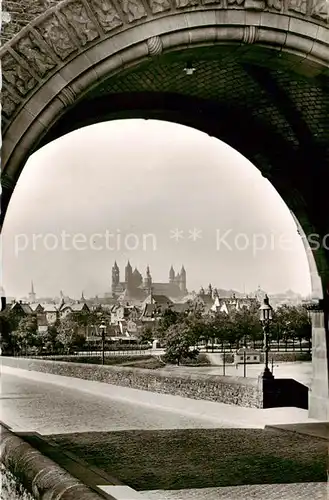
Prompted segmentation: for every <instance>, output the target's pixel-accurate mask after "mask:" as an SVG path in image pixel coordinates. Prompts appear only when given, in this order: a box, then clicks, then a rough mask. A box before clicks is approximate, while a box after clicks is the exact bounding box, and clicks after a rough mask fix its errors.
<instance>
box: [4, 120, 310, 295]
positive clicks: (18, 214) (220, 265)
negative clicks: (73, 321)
mask: <svg viewBox="0 0 329 500" xmlns="http://www.w3.org/2000/svg"><path fill="white" fill-rule="evenodd" d="M2 247H3V285H4V288H5V291H6V294H7V295H8V296H15V297H16V298H19V297H23V296H26V295H27V293H28V292H29V290H30V287H31V280H33V282H34V287H35V291H36V293H37V296H39V297H44V296H58V295H59V291H60V290H63V292H64V294H66V295H70V296H71V297H75V298H79V297H80V296H81V293H82V291H83V292H84V295H85V296H86V297H90V296H94V295H95V294H98V295H99V296H102V295H103V294H104V293H106V292H109V291H110V288H111V268H112V265H113V263H114V261H115V260H116V261H117V263H118V265H119V267H120V270H121V278H122V279H123V277H124V266H125V265H126V263H127V260H128V259H129V260H130V263H131V265H132V266H133V268H134V267H135V266H137V267H138V269H139V270H140V271H141V272H142V274H143V275H145V270H146V266H147V265H149V266H150V270H151V274H152V278H153V281H155V282H165V281H168V274H169V269H170V266H171V265H173V267H174V269H175V271H179V270H180V269H181V266H182V265H184V267H185V269H186V274H187V288H188V290H189V291H192V290H195V291H198V290H199V289H200V287H201V286H204V287H206V286H208V284H209V283H211V284H212V285H213V286H214V287H218V288H223V289H235V290H237V291H241V292H244V291H245V292H246V293H251V292H253V291H255V290H256V289H257V287H258V286H260V287H261V288H262V289H264V290H265V291H267V292H268V293H277V292H283V291H286V290H288V289H292V290H294V291H296V292H299V293H301V294H303V295H307V294H308V293H310V275H309V268H308V263H307V258H306V254H305V250H304V247H303V244H302V241H301V239H300V236H299V235H298V233H297V228H296V224H295V222H294V220H293V218H292V216H291V214H290V212H289V210H288V208H287V206H286V205H285V203H284V202H283V200H282V199H281V197H280V196H279V194H278V193H277V192H276V191H275V189H274V188H273V186H272V185H271V184H270V183H269V182H268V181H267V180H266V179H265V178H264V177H262V175H261V173H260V172H259V171H258V170H257V168H256V167H254V166H253V165H252V164H251V163H250V162H249V161H248V160H246V159H245V158H244V157H243V156H241V155H240V154H239V153H238V152H236V151H235V150H233V149H232V148H230V147H229V146H227V145H226V144H224V143H222V142H221V141H219V140H217V139H215V138H212V137H210V136H208V135H206V134H204V133H202V132H199V131H197V130H195V129H192V128H189V127H185V126H182V125H177V124H174V123H167V122H160V121H154V120H120V121H112V122H106V123H101V124H96V125H92V126H89V127H85V128H83V129H80V130H77V131H75V132H72V133H70V134H68V135H66V136H64V137H62V138H60V139H58V140H56V141H54V142H52V143H50V144H48V145H47V146H45V147H43V148H42V149H40V150H39V151H37V152H36V153H34V154H33V155H32V156H31V157H30V159H29V161H28V163H27V164H26V166H25V168H24V169H23V172H22V174H21V176H20V178H19V181H18V184H17V187H16V189H15V191H14V194H13V197H12V200H11V203H10V205H9V208H8V212H7V215H6V219H5V223H4V227H3V233H2Z"/></svg>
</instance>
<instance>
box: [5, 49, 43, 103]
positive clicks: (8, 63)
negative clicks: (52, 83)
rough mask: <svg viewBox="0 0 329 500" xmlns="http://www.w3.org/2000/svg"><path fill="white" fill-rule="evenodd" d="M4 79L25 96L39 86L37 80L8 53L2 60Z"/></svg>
mask: <svg viewBox="0 0 329 500" xmlns="http://www.w3.org/2000/svg"><path fill="white" fill-rule="evenodd" d="M1 66H2V78H3V79H4V80H5V81H6V82H8V83H10V84H11V85H12V87H13V88H14V89H15V90H17V91H18V92H19V93H20V94H21V95H23V96H25V95H26V94H28V93H29V92H30V90H32V89H33V88H34V87H35V85H36V84H37V81H36V79H35V78H34V77H33V76H32V75H31V74H30V73H29V71H28V70H27V69H25V68H23V67H22V66H21V65H20V64H18V62H17V61H16V60H15V59H14V58H13V57H12V55H11V54H9V53H8V52H7V53H6V54H5V55H4V56H3V58H2V59H1Z"/></svg>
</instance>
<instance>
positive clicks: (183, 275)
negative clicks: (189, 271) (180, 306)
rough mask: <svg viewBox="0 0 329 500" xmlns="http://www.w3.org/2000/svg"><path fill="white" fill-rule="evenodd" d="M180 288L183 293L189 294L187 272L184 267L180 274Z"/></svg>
mask: <svg viewBox="0 0 329 500" xmlns="http://www.w3.org/2000/svg"><path fill="white" fill-rule="evenodd" d="M179 288H180V290H181V292H182V293H187V288H186V271H185V267H184V266H182V269H181V272H180V280H179Z"/></svg>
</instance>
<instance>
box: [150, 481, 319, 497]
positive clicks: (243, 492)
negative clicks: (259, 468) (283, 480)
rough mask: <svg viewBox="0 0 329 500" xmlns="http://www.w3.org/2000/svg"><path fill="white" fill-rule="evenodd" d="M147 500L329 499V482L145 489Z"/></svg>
mask: <svg viewBox="0 0 329 500" xmlns="http://www.w3.org/2000/svg"><path fill="white" fill-rule="evenodd" d="M141 495H142V497H144V498H145V500H240V499H241V500H242V499H243V500H249V499H250V500H309V499H312V500H327V499H328V498H329V487H328V485H327V483H297V484H262V485H247V486H230V487H227V488H201V489H194V490H176V491H164V490H162V491H143V492H141Z"/></svg>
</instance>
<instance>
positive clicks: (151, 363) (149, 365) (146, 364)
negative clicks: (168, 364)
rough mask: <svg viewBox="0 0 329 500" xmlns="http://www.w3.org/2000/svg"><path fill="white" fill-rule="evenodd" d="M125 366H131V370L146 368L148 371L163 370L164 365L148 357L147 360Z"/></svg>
mask: <svg viewBox="0 0 329 500" xmlns="http://www.w3.org/2000/svg"><path fill="white" fill-rule="evenodd" d="M126 366H131V367H133V368H146V369H148V370H158V369H159V368H163V367H164V366H165V363H162V362H161V361H160V360H159V359H157V358H154V357H150V358H149V359H143V360H138V361H134V362H132V363H127V364H126Z"/></svg>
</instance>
